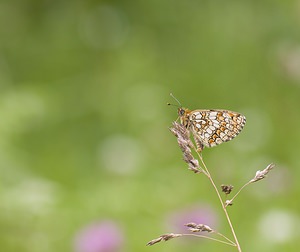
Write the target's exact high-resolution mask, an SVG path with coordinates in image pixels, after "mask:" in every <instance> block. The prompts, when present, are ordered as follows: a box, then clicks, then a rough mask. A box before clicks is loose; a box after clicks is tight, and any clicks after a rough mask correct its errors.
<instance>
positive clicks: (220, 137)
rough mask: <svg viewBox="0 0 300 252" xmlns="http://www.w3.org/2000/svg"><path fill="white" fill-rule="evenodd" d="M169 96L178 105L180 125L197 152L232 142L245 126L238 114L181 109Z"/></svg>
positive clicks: (242, 117) (244, 118)
mask: <svg viewBox="0 0 300 252" xmlns="http://www.w3.org/2000/svg"><path fill="white" fill-rule="evenodd" d="M171 96H172V97H173V98H174V99H175V100H176V101H177V102H178V103H179V105H180V107H179V108H178V115H179V118H180V123H181V124H182V125H183V126H184V127H186V129H187V130H188V131H189V132H191V133H192V135H193V138H194V140H195V143H196V146H197V151H198V152H201V151H202V150H203V149H204V147H208V148H210V147H214V146H217V145H219V144H221V143H224V142H228V141H230V140H232V139H233V138H235V137H236V136H237V135H238V134H239V133H240V132H241V131H242V129H243V128H244V126H245V124H246V117H245V116H244V115H242V114H240V113H238V112H234V111H230V110H224V109H196V110H190V109H187V108H183V107H182V106H181V104H180V102H179V101H178V100H177V99H176V98H175V97H174V96H173V95H172V94H171ZM169 105H171V104H169Z"/></svg>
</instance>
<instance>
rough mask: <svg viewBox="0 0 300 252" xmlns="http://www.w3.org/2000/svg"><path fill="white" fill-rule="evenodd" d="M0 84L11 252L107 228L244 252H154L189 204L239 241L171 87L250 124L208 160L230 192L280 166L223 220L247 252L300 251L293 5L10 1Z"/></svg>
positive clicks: (0, 216) (2, 181)
mask: <svg viewBox="0 0 300 252" xmlns="http://www.w3.org/2000/svg"><path fill="white" fill-rule="evenodd" d="M0 88H1V89H0V90H1V91H0V248H1V249H0V250H1V251H5V252H13V251H22V252H50V251H51V252H52V251H55V252H65V251H78V248H76V239H77V238H76V237H78V233H80V230H82V229H84V228H85V227H86V226H88V225H89V224H91V223H96V222H101V221H105V220H109V221H112V222H114V223H116V225H118V226H119V227H120V230H121V232H122V234H123V239H124V240H123V243H122V246H121V249H120V250H119V251H122V252H130V251H173V252H177V251H190V252H193V251H225V252H226V251H235V249H234V248H232V247H229V246H226V245H223V244H218V243H214V242H211V241H203V240H201V239H185V238H182V239H177V240H173V241H168V242H167V243H162V244H157V245H155V246H153V247H146V246H145V245H146V243H147V242H148V241H149V240H151V239H153V238H156V237H158V236H159V235H161V234H163V233H168V232H175V230H174V228H173V226H172V223H170V218H169V217H170V216H173V215H174V214H175V216H176V213H177V212H181V211H185V210H186V209H189V208H190V207H193V206H200V208H201V207H202V206H205V207H207V206H208V207H209V208H210V209H213V211H215V214H216V217H215V219H216V220H215V222H216V225H217V229H218V230H219V231H220V232H222V233H224V234H226V235H228V236H229V237H231V234H230V230H229V228H228V226H227V223H226V220H225V217H224V214H223V212H222V211H221V209H220V205H219V202H218V199H217V197H216V196H215V193H214V191H213V190H212V187H211V185H210V184H209V182H208V181H207V179H206V178H205V177H204V176H201V175H195V174H193V173H192V172H190V171H188V170H187V165H186V164H185V163H184V162H183V161H182V156H181V152H180V150H179V148H178V146H177V143H176V139H175V137H174V136H173V135H172V134H171V133H170V132H169V130H168V127H169V126H171V123H172V121H174V120H176V118H177V108H176V107H174V106H166V104H167V102H171V103H174V104H176V101H174V100H173V99H172V98H171V97H170V96H169V93H170V92H172V93H173V94H174V95H175V96H176V97H177V98H178V99H179V100H180V102H181V103H182V104H183V106H186V107H188V108H190V109H208V108H209V109H211V108H223V109H229V110H233V111H238V112H241V113H243V114H244V115H245V116H246V117H247V123H246V126H245V128H244V130H243V132H242V133H241V134H240V135H239V136H238V137H237V138H236V139H234V140H233V141H231V142H229V143H225V144H222V145H220V146H218V147H216V148H212V149H205V150H204V151H203V157H204V159H205V160H206V163H207V165H208V167H209V168H210V170H211V173H212V175H213V176H214V177H215V180H216V183H217V184H218V185H221V184H232V185H234V190H237V189H238V188H239V187H241V186H242V185H243V184H244V183H246V182H247V181H248V180H250V179H251V178H252V177H253V176H254V174H255V172H256V171H257V170H262V169H264V168H265V167H266V166H267V165H268V164H269V163H271V162H274V163H275V164H276V168H275V169H274V170H273V171H272V172H271V174H270V175H269V176H268V178H267V179H266V180H263V181H260V182H258V183H257V184H253V185H250V186H249V187H247V188H246V189H245V191H244V192H243V193H242V194H241V195H240V196H239V197H238V198H237V199H236V201H235V203H234V205H233V206H232V207H231V208H230V209H229V213H230V215H231V217H232V221H233V225H234V226H235V228H236V233H237V235H238V237H239V239H240V243H241V246H242V248H243V249H244V250H245V251H264V252H268V251H272V252H276V251H298V249H299V246H300V239H299V238H300V232H299V227H298V226H299V225H298V223H299V221H300V215H299V212H300V204H299V193H300V185H299V183H298V180H299V176H300V169H299V165H300V161H299V142H300V133H299V131H298V126H299V124H300V112H299V109H300V3H299V1H293V0H291V1H276V0H275V1H267V0H262V1H236V0H229V1H220V0H201V1H200V0H199V1H197V0H187V1H179V0H174V1H156V0H152V1H139V0H127V1H117V0H115V1H97V0H93V1H92V0H86V1H79V0H74V1H67V0H63V1H55V0H54V1H50V0H40V1H35V0H24V1H17V0H11V1H7V0H2V1H0ZM204 224H208V225H210V223H204ZM99 239H101V238H99ZM79 252H81V251H79ZM99 252H103V251H102V250H101V251H100V250H99ZM104 252H105V251H104Z"/></svg>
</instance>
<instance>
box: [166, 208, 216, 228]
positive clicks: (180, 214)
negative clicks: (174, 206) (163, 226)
mask: <svg viewBox="0 0 300 252" xmlns="http://www.w3.org/2000/svg"><path fill="white" fill-rule="evenodd" d="M217 219H218V218H217V214H216V212H215V211H214V209H213V208H212V207H210V206H209V205H193V206H191V207H188V208H185V209H181V210H179V211H177V212H174V213H172V214H171V215H170V217H169V218H168V220H167V223H168V225H169V226H171V230H172V232H178V233H187V228H186V227H185V226H184V225H185V224H187V223H190V222H193V223H196V224H205V225H209V226H210V227H211V228H213V229H217V222H218V220H217Z"/></svg>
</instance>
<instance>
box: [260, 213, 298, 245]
mask: <svg viewBox="0 0 300 252" xmlns="http://www.w3.org/2000/svg"><path fill="white" fill-rule="evenodd" d="M299 223H300V222H299V217H298V216H296V215H295V214H293V213H291V212H289V211H285V210H271V211H269V212H267V213H265V214H264V215H263V216H262V217H261V219H260V221H259V222H258V231H259V234H260V238H261V239H262V240H264V241H266V242H268V243H273V244H276V243H277V244H278V243H285V242H288V241H290V240H292V239H294V238H295V236H296V235H297V234H299V228H298V226H299Z"/></svg>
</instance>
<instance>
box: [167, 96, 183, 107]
mask: <svg viewBox="0 0 300 252" xmlns="http://www.w3.org/2000/svg"><path fill="white" fill-rule="evenodd" d="M170 96H171V97H172V98H173V99H174V100H175V101H176V102H177V103H178V104H179V107H182V105H181V103H180V102H179V101H178V99H177V98H176V97H175V96H174V95H173V94H172V93H170ZM168 105H172V106H176V107H178V106H177V105H174V104H171V103H168Z"/></svg>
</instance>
